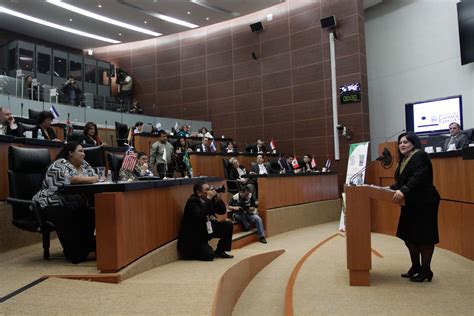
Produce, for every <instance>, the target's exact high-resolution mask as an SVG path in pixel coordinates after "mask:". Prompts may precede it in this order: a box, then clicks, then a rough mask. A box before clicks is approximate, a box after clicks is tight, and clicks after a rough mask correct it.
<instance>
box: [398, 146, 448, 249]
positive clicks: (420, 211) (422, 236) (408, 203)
mask: <svg viewBox="0 0 474 316" xmlns="http://www.w3.org/2000/svg"><path fill="white" fill-rule="evenodd" d="M399 170H400V166H399V167H397V170H396V171H395V181H396V182H395V184H393V185H391V186H390V188H391V189H393V190H400V191H401V192H402V193H403V195H404V196H405V206H402V207H401V212H400V221H399V223H398V229H397V236H398V237H399V238H401V239H403V240H405V241H409V242H415V243H423V244H436V243H438V242H439V237H438V205H439V200H440V197H439V194H438V192H437V191H436V188H435V187H434V186H433V167H432V165H431V161H430V158H429V157H428V154H426V153H425V152H424V151H421V150H420V151H419V152H417V153H415V154H414V155H413V156H412V158H411V159H410V161H409V162H408V163H407V165H406V166H405V168H404V169H403V172H402V173H400V171H399Z"/></svg>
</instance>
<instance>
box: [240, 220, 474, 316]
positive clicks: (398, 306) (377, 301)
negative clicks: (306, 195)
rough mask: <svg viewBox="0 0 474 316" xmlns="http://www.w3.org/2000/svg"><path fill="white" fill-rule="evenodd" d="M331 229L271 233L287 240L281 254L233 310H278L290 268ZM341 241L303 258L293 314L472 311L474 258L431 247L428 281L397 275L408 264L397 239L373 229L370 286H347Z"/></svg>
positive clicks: (242, 312) (251, 312) (278, 239)
mask: <svg viewBox="0 0 474 316" xmlns="http://www.w3.org/2000/svg"><path fill="white" fill-rule="evenodd" d="M334 228H335V223H333V224H325V225H319V226H315V227H310V228H306V229H300V230H298V231H293V232H290V233H287V234H282V235H279V236H275V237H274V238H272V244H273V243H276V242H281V245H280V246H281V247H282V248H285V245H286V253H285V254H283V255H282V256H280V257H279V258H277V259H276V260H275V261H274V262H273V263H272V264H270V265H269V266H268V267H267V268H265V269H264V270H262V271H261V272H260V273H259V274H258V275H257V276H256V277H255V278H254V280H253V281H252V282H251V283H250V285H249V286H248V287H247V289H246V291H245V292H244V293H243V295H242V296H241V298H240V300H239V301H238V303H237V306H236V308H235V309H234V313H233V315H283V311H284V309H283V307H284V305H283V304H284V295H285V288H286V285H287V281H288V278H289V276H290V274H291V270H292V269H293V267H294V265H295V264H296V262H297V261H298V260H299V259H300V258H301V256H303V255H304V253H306V251H308V250H309V249H310V248H312V247H313V246H315V245H316V244H317V243H318V242H319V241H322V240H324V239H325V238H326V237H329V236H331V235H332V234H334V233H335V229H334ZM285 235H286V236H285ZM310 240H311V241H312V242H310ZM345 242H346V241H345V239H344V238H342V237H339V236H337V237H336V238H333V239H331V240H330V241H328V242H327V243H326V244H324V245H323V246H322V247H320V248H319V249H318V250H316V252H315V253H313V255H311V256H310V257H309V259H308V260H307V261H306V262H305V263H304V265H303V267H302V269H301V270H300V272H299V274H298V277H297V279H296V283H295V287H294V293H293V297H294V300H293V305H294V314H295V315H345V314H351V315H368V314H369V315H380V314H382V315H387V314H396V315H428V314H431V315H433V314H434V315H474V262H473V261H471V260H468V259H466V258H463V257H461V256H458V255H456V254H454V253H452V252H450V251H446V250H443V249H439V248H436V249H435V253H434V257H433V262H432V269H433V271H434V278H433V281H432V282H431V283H427V282H425V283H413V282H410V281H409V280H407V279H404V278H401V277H400V273H402V272H406V270H407V269H408V268H409V265H410V264H409V257H408V252H407V250H406V248H405V246H404V244H403V243H402V241H401V240H399V239H398V238H395V237H391V236H387V235H382V234H372V248H374V249H376V250H378V251H379V252H380V253H381V254H382V255H383V256H384V258H383V259H382V258H378V257H376V256H372V272H371V286H370V287H350V286H348V280H349V275H348V271H347V269H346V245H345ZM251 247H252V245H250V246H249V247H248V248H251ZM303 248H305V249H303Z"/></svg>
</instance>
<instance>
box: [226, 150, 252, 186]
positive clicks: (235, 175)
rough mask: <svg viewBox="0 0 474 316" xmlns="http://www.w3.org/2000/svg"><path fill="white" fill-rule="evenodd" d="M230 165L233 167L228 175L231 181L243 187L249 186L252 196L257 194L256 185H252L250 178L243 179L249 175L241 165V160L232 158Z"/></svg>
mask: <svg viewBox="0 0 474 316" xmlns="http://www.w3.org/2000/svg"><path fill="white" fill-rule="evenodd" d="M229 164H230V165H231V167H230V169H229V173H228V175H229V180H234V181H238V182H239V183H240V184H241V185H244V186H247V187H248V188H249V189H250V192H251V193H252V194H255V191H256V188H255V184H253V183H251V181H250V179H249V178H244V177H243V176H244V175H246V174H247V170H245V168H244V167H243V166H241V165H240V162H239V160H238V159H237V158H234V157H232V158H230V159H229Z"/></svg>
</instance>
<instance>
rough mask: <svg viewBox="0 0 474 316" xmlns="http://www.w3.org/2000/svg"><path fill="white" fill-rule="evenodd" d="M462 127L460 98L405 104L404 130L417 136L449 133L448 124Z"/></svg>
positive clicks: (453, 97) (458, 96) (452, 97)
mask: <svg viewBox="0 0 474 316" xmlns="http://www.w3.org/2000/svg"><path fill="white" fill-rule="evenodd" d="M452 122H456V123H459V125H460V126H461V129H462V128H463V126H462V96H460V95H457V96H451V97H445V98H440V99H433V100H427V101H419V102H412V103H407V104H405V124H406V130H407V131H410V132H415V133H417V134H441V133H447V132H449V124H450V123H452Z"/></svg>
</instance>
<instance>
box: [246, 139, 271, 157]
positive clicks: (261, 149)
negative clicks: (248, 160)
mask: <svg viewBox="0 0 474 316" xmlns="http://www.w3.org/2000/svg"><path fill="white" fill-rule="evenodd" d="M249 149H250V152H251V153H254V154H264V153H266V152H267V149H266V148H265V145H263V140H261V139H257V142H256V143H255V145H252V146H250V147H249Z"/></svg>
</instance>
